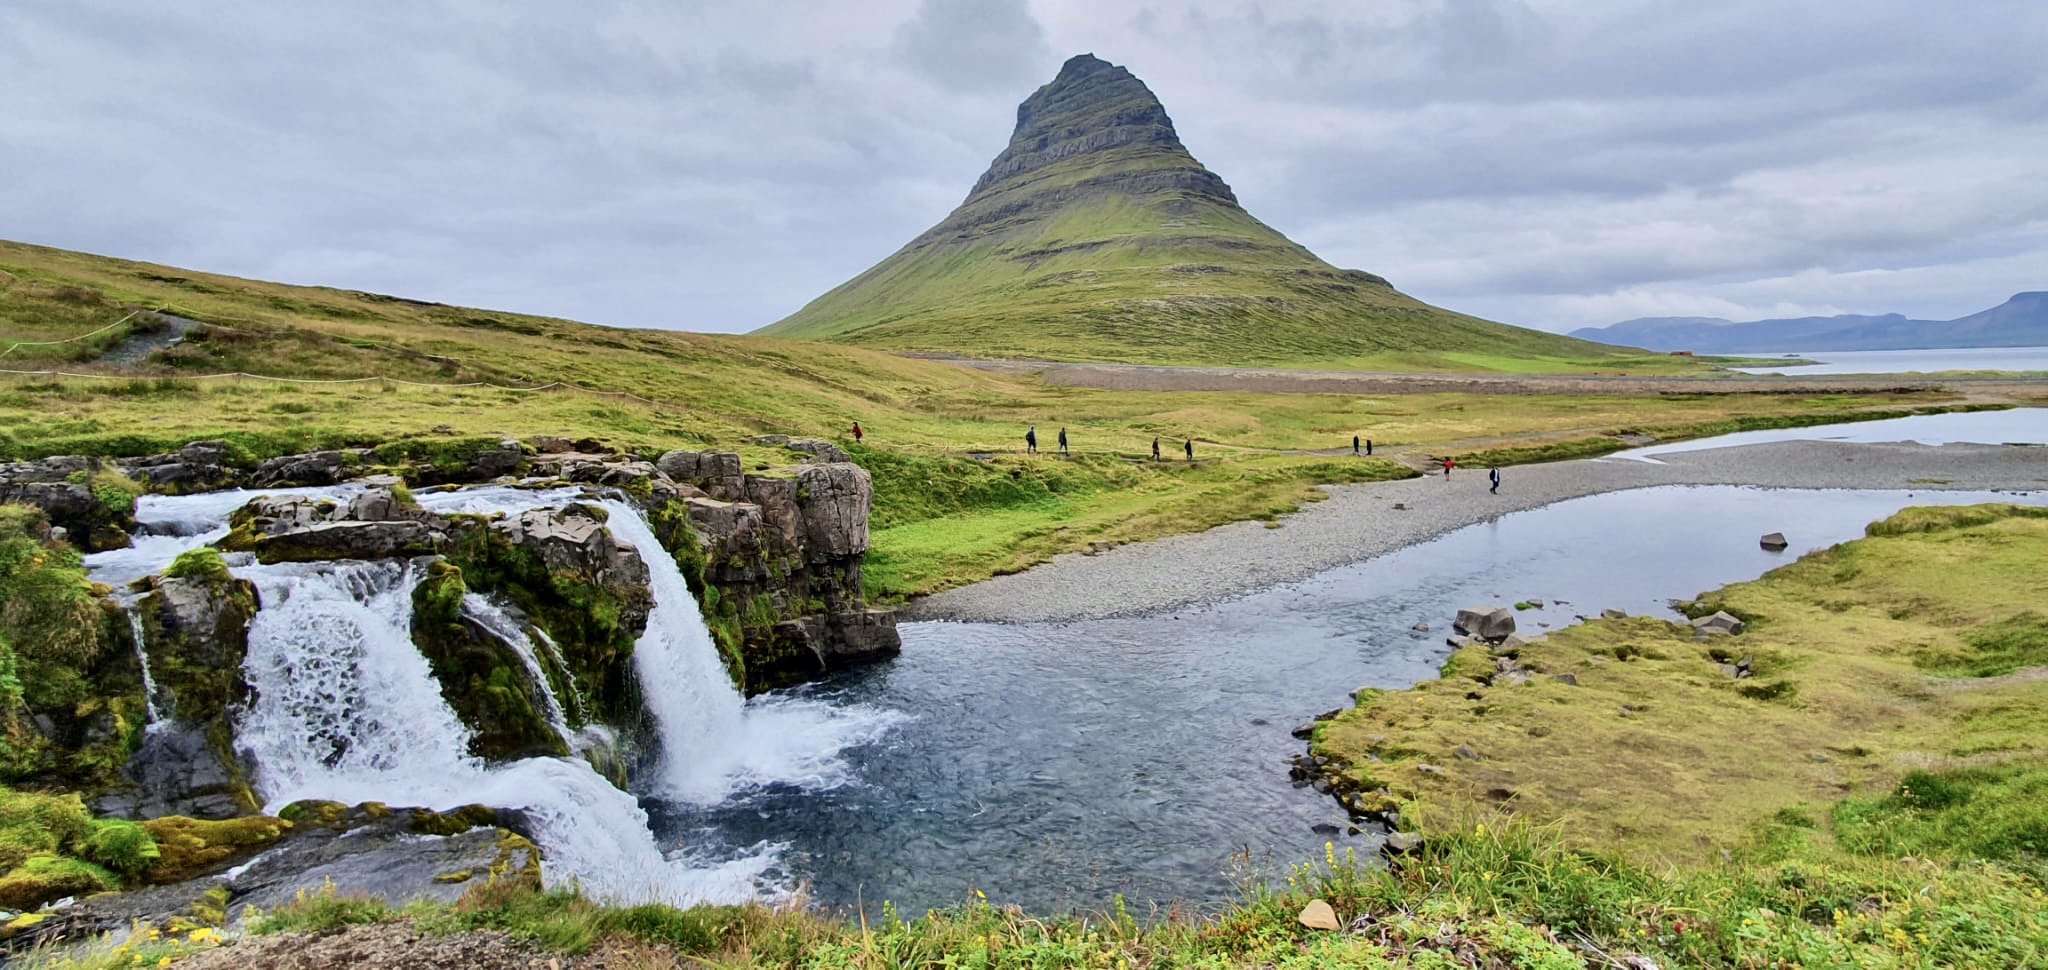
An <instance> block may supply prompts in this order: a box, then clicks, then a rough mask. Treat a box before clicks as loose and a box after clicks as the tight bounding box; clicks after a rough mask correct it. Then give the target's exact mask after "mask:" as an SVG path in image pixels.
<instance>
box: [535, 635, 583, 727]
mask: <svg viewBox="0 0 2048 970" xmlns="http://www.w3.org/2000/svg"><path fill="white" fill-rule="evenodd" d="M533 636H534V639H536V640H539V641H540V648H541V649H542V650H545V651H547V652H548V659H549V660H551V661H553V662H554V665H555V669H556V670H559V671H561V672H562V685H563V686H565V687H567V688H569V710H570V711H572V712H573V713H575V715H576V719H577V720H579V721H580V720H582V719H584V718H585V717H587V716H588V715H586V714H585V713H584V703H583V686H582V685H581V684H578V683H576V671H574V670H571V669H569V665H568V664H567V663H566V662H564V661H563V660H562V648H561V647H558V646H555V638H554V637H551V636H548V631H546V630H543V629H541V628H540V627H534V628H533Z"/></svg>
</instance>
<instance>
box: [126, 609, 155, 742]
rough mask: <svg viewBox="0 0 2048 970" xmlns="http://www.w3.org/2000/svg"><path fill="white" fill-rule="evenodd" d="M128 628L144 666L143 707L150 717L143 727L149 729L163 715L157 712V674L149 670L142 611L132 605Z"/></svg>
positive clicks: (136, 652) (139, 659) (140, 662)
mask: <svg viewBox="0 0 2048 970" xmlns="http://www.w3.org/2000/svg"><path fill="white" fill-rule="evenodd" d="M128 630H129V632H130V633H132V634H133V635H134V637H135V662H136V663H137V664H140V665H141V666H142V708H143V713H144V714H146V715H148V718H149V719H148V720H147V721H145V722H143V729H144V730H148V729H149V728H152V727H154V726H156V723H157V722H158V721H160V720H162V719H163V715H162V714H160V713H158V712H157V706H156V696H157V695H156V675H155V674H153V673H150V670H149V647H148V645H147V644H146V643H145V642H144V641H145V640H147V637H145V636H143V633H142V612H141V611H140V610H137V609H135V608H134V607H132V606H131V607H129V608H128Z"/></svg>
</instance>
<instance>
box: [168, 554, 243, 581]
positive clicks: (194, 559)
mask: <svg viewBox="0 0 2048 970" xmlns="http://www.w3.org/2000/svg"><path fill="white" fill-rule="evenodd" d="M163 574H164V576H166V577H168V578H175V579H200V580H205V581H206V582H207V583H209V584H214V585H225V584H227V583H231V582H233V581H234V578H235V577H234V574H232V573H230V572H228V564H227V560H224V559H222V558H221V556H220V550H218V549H213V548H209V547H206V546H201V547H199V548H197V549H189V550H186V551H185V552H181V553H179V554H178V558H176V559H173V560H171V564H170V565H169V566H168V567H166V568H165V569H164V572H163Z"/></svg>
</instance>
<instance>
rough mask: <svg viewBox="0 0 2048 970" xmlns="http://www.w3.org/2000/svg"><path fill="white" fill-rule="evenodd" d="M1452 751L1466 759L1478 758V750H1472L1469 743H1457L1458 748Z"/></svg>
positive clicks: (1474, 759) (1476, 759) (1475, 759)
mask: <svg viewBox="0 0 2048 970" xmlns="http://www.w3.org/2000/svg"><path fill="white" fill-rule="evenodd" d="M1453 753H1455V754H1456V755H1457V756H1458V757H1460V758H1463V759H1465V760H1466V761H1478V760H1479V752H1477V751H1475V750H1473V749H1472V746H1471V745H1469V744H1461V745H1458V750H1457V751H1456V752H1453Z"/></svg>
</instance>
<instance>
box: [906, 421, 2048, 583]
mask: <svg viewBox="0 0 2048 970" xmlns="http://www.w3.org/2000/svg"><path fill="white" fill-rule="evenodd" d="M1661 460H1662V461H1663V462H1664V463H1663V464H1650V463H1647V462H1638V461H1627V460H1616V459H1610V460H1588V461H1568V462H1556V463H1552V464H1544V465H1519V466H1514V467H1510V468H1504V469H1502V470H1501V476H1502V482H1501V490H1500V494H1499V495H1489V494H1487V480H1486V469H1484V468H1462V469H1458V470H1457V471H1455V472H1454V473H1453V474H1452V476H1451V478H1450V479H1449V480H1448V481H1447V480H1445V479H1444V477H1443V476H1442V475H1433V476H1425V477H1423V478H1420V479H1410V480H1408V481H1400V482H1381V483H1376V484H1370V485H1340V486H1335V487H1332V488H1329V489H1326V491H1328V493H1329V496H1330V497H1329V499H1328V500H1327V501H1324V502H1318V503H1316V504H1313V505H1309V506H1306V507H1304V508H1303V509H1302V510H1301V511H1300V512H1297V513H1295V514H1293V515H1287V516H1283V517H1281V519H1280V528H1277V529H1273V528H1267V527H1266V526H1265V525H1264V524H1263V523H1259V522H1238V523H1234V524H1232V525H1226V526H1221V527H1219V528H1215V529H1211V530H1209V531H1207V532H1202V533H1197V534H1194V535H1183V536H1172V537H1168V538H1165V539H1158V540H1155V541H1151V542H1142V543H1134V544H1131V545H1126V546H1120V547H1117V548H1115V549H1112V550H1110V551H1108V552H1105V553H1102V554H1100V555H1095V556H1082V555H1064V556H1059V557H1057V558H1055V559H1053V560H1052V561H1051V562H1048V563H1045V564H1043V565H1040V566H1036V567H1033V568H1031V569H1029V570H1026V571H1024V572H1021V573H1016V574H1013V575H1009V576H998V577H996V578H995V579H991V580H988V581H987V582H982V583H977V584H975V585H973V586H967V587H963V588H961V589H956V590H952V591H950V592H945V593H940V594H938V595H936V596H931V597H927V598H925V599H922V600H919V601H917V602H916V603H913V604H911V606H910V607H909V608H908V609H906V610H905V612H904V614H903V618H904V619H906V620H966V621H986V622H1013V623H1026V622H1045V621H1062V620H1081V619H1097V618H1102V617H1108V616H1124V615H1132V614H1140V613H1151V612H1157V611H1160V610H1167V609H1173V608H1176V607H1181V606H1186V605H1189V604H1191V603H1199V602H1206V601H1210V600H1216V599H1221V598H1224V597H1227V596H1231V595H1234V594H1237V593H1241V592H1245V591H1248V590H1252V589H1257V588H1261V587H1266V586H1273V585H1276V584H1280V583H1288V582H1295V581H1298V580H1303V579H1307V578H1308V577H1310V576H1313V575H1315V574H1316V573H1319V572H1322V571H1323V570H1326V569H1330V568H1333V567H1336V566H1341V565H1344V564H1346V563H1352V562H1357V561H1359V560H1362V559H1370V558H1372V557H1374V556H1378V555H1382V554H1384V553H1388V552H1391V551H1393V550H1396V549H1400V548H1402V547H1404V546H1409V545H1413V544H1415V543H1418V542H1422V541H1424V540H1426V539H1430V538H1433V537H1435V536H1438V535H1442V534H1443V533H1446V532H1449V531H1451V530H1453V529H1458V528H1462V527H1464V526H1467V525H1471V524H1473V523H1476V522H1483V521H1486V520H1487V519H1489V518H1492V517H1494V516H1498V515H1501V514H1502V513H1506V512H1518V511H1521V510H1524V509H1533V508H1538V507H1540V506H1544V505H1549V504H1551V503H1553V502H1560V501H1563V500H1565V499H1571V498H1579V497H1581V496H1586V495H1596V494H1599V493H1602V492H1617V491H1622V490H1625V489H1631V488H1648V487H1652V486H1657V485H1756V486H1761V487H1767V488H1823V489H1824V488H1864V489H1867V488H1877V489H1904V490H1908V491H1934V490H1937V489H1952V490H1989V489H2005V490H2018V491H2041V490H2048V448H2043V447H2023V446H2000V445H1972V444H1950V445H1942V446H1939V447H1932V446H1928V445H1918V444H1848V443H1842V442H1817V441H1786V442H1777V443H1772V444H1759V445H1749V446H1745V447H1739V448H1718V449H1713V450H1708V451H1693V452H1683V453H1679V454H1672V455H1666V456H1662V458H1661ZM1397 504H1399V505H1402V506H1405V508H1404V509H1396V508H1395V506H1396V505H1397ZM1674 511H1676V510H1674Z"/></svg>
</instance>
